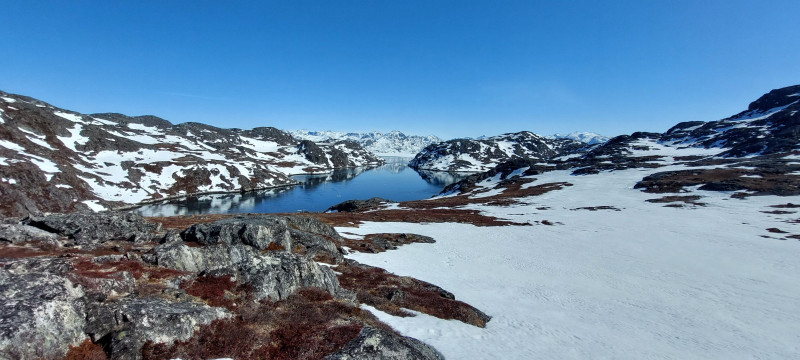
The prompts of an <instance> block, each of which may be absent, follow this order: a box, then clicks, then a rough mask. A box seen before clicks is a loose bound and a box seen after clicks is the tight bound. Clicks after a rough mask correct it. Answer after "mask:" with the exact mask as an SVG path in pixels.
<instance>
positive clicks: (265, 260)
mask: <svg viewBox="0 0 800 360" xmlns="http://www.w3.org/2000/svg"><path fill="white" fill-rule="evenodd" d="M238 270H239V274H240V276H241V281H242V282H243V283H246V284H249V285H251V286H253V295H255V297H256V298H257V299H264V298H270V299H272V300H283V299H286V298H287V297H289V295H291V294H293V293H294V292H295V291H296V290H297V289H299V288H301V287H316V288H320V289H323V290H325V291H327V292H329V293H331V294H332V295H337V296H338V295H341V294H344V293H346V291H344V290H343V289H342V288H341V287H340V286H339V280H338V279H337V278H336V274H334V273H333V271H332V270H331V269H329V268H327V267H325V266H320V265H319V264H317V263H316V262H313V261H309V260H307V259H305V258H303V257H301V256H298V255H295V254H290V253H287V252H273V253H270V254H268V255H262V256H256V257H253V258H252V260H251V261H247V262H243V263H240V264H239V269H238Z"/></svg>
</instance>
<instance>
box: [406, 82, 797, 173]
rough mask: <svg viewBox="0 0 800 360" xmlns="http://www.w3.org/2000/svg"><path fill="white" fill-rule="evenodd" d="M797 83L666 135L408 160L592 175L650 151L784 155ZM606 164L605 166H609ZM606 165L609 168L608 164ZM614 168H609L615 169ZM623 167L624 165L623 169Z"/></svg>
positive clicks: (529, 138)
mask: <svg viewBox="0 0 800 360" xmlns="http://www.w3.org/2000/svg"><path fill="white" fill-rule="evenodd" d="M798 111H800V85H795V86H790V87H786V88H782V89H776V90H772V91H770V92H769V93H767V94H765V95H763V96H761V97H760V98H759V99H758V100H756V101H754V102H752V103H751V104H750V106H749V107H748V109H747V110H745V111H742V112H741V113H739V114H736V115H734V116H731V117H729V118H725V119H722V120H716V121H709V122H704V121H692V122H682V123H679V124H677V125H675V126H674V127H672V128H671V129H669V130H667V131H666V132H665V133H663V134H662V133H643V132H637V133H634V134H632V135H620V136H617V137H614V138H611V139H608V138H605V137H603V136H600V135H597V134H594V133H581V132H576V133H571V134H567V135H554V136H548V137H543V136H540V135H536V134H533V133H530V132H524V131H523V132H519V133H513V134H503V135H498V136H493V137H481V138H478V139H455V140H449V141H444V142H439V143H436V144H431V145H429V146H428V147H426V148H425V149H424V150H423V151H422V152H420V153H419V154H417V156H416V157H415V158H414V159H413V160H412V161H411V163H410V166H412V167H414V168H415V169H421V170H433V171H464V172H478V171H486V170H489V169H491V168H493V167H495V166H497V165H498V164H501V163H503V162H507V161H513V160H538V161H542V162H546V161H565V160H567V159H572V160H570V163H571V164H572V165H573V166H579V165H580V164H581V162H582V161H584V160H585V161H588V163H591V168H592V169H593V170H592V171H595V170H596V169H598V168H599V169H605V168H608V166H597V165H598V164H595V163H596V162H605V163H608V164H611V163H613V161H610V160H609V159H610V158H611V157H615V158H620V159H623V158H625V159H629V160H630V159H636V158H637V154H646V153H647V152H648V151H649V150H650V149H654V148H665V147H666V148H670V147H671V148H686V147H701V148H716V149H719V156H722V157H743V156H755V155H769V154H775V153H785V152H788V151H792V150H795V149H798V139H800V115H798ZM608 164H607V165H608ZM609 166H610V165H609ZM615 166H618V165H614V166H611V168H614V167H615ZM626 166H627V165H626ZM587 171H588V170H587Z"/></svg>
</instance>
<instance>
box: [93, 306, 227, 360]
mask: <svg viewBox="0 0 800 360" xmlns="http://www.w3.org/2000/svg"><path fill="white" fill-rule="evenodd" d="M229 316H230V313H229V312H228V311H227V310H225V309H223V308H217V307H210V306H208V305H206V304H200V303H194V302H170V301H167V300H165V299H162V298H156V297H149V298H139V297H128V298H124V299H121V300H119V301H114V302H90V303H89V304H88V305H87V308H86V326H85V328H84V331H85V332H86V333H87V334H89V336H90V337H91V338H92V340H93V341H95V342H99V343H100V344H102V345H103V347H104V348H105V349H106V351H107V352H109V353H110V354H111V358H112V359H125V360H127V359H140V358H141V348H142V346H143V345H144V343H145V342H147V341H148V340H149V341H153V342H155V343H166V344H170V343H172V342H174V341H177V340H180V341H185V340H188V339H189V338H190V337H192V335H193V334H194V331H195V330H196V329H197V327H198V326H199V325H204V324H209V323H211V322H212V321H214V320H216V319H221V318H227V317H229Z"/></svg>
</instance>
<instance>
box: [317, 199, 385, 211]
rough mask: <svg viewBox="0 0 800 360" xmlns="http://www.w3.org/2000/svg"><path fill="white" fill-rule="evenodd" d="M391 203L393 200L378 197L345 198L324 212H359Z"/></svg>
mask: <svg viewBox="0 0 800 360" xmlns="http://www.w3.org/2000/svg"><path fill="white" fill-rule="evenodd" d="M392 203H395V201H392V200H387V199H384V198H379V197H374V198H369V199H367V200H347V201H343V202H341V203H338V204H336V205H333V206H331V207H329V208H327V209H325V212H329V211H337V212H359V211H364V210H368V209H373V208H375V207H377V206H380V205H383V204H392Z"/></svg>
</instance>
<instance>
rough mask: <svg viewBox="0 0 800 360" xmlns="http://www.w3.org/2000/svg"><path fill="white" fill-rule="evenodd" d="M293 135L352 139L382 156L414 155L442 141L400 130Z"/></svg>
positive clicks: (320, 139) (296, 132) (295, 132)
mask: <svg viewBox="0 0 800 360" xmlns="http://www.w3.org/2000/svg"><path fill="white" fill-rule="evenodd" d="M289 133H290V134H292V136H294V137H296V138H298V139H305V140H311V141H316V142H328V141H336V140H350V141H355V142H357V143H359V144H360V145H361V146H363V147H364V148H365V149H367V150H369V151H370V152H372V153H375V154H377V155H380V156H404V157H413V156H414V155H415V154H416V153H418V152H419V151H420V150H422V149H423V148H424V147H426V146H428V145H429V144H432V143H436V142H439V141H441V139H439V138H438V137H436V136H433V135H428V136H419V135H406V134H403V133H402V132H399V131H390V132H388V133H381V132H374V131H373V132H365V133H347V132H338V131H311V130H291V131H289Z"/></svg>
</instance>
